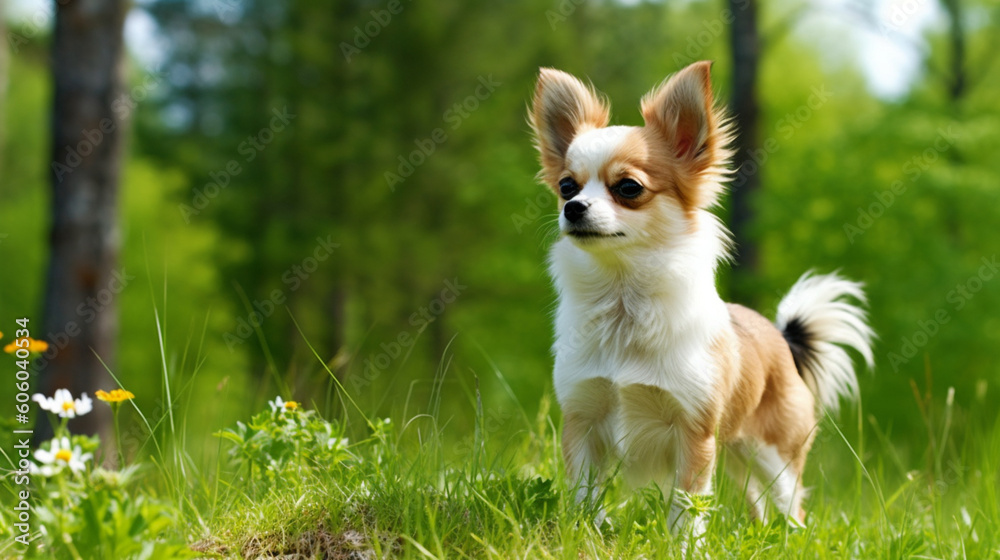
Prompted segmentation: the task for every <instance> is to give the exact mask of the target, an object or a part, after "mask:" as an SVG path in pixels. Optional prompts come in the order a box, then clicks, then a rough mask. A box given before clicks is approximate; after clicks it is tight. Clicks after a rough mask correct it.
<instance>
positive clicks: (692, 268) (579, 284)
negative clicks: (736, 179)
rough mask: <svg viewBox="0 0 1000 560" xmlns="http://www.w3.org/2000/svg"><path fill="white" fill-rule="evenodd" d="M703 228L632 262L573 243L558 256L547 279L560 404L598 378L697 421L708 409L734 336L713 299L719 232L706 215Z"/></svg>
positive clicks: (565, 242) (557, 249)
mask: <svg viewBox="0 0 1000 560" xmlns="http://www.w3.org/2000/svg"><path fill="white" fill-rule="evenodd" d="M699 222H700V223H699V227H698V230H697V232H696V233H695V234H693V235H692V234H690V233H684V234H679V235H678V237H677V240H676V242H675V243H674V244H672V245H671V246H669V247H662V248H660V249H659V250H653V249H647V248H644V247H643V248H637V249H635V250H634V251H628V250H627V249H626V251H625V252H626V253H635V254H634V255H632V254H622V252H621V250H620V249H619V250H618V251H615V253H614V255H605V254H604V253H602V252H600V251H593V252H592V251H587V250H584V249H582V248H581V247H579V246H577V245H576V244H575V243H574V241H573V240H571V239H568V238H563V239H561V240H560V241H558V242H557V243H556V244H555V245H554V246H553V248H552V253H551V262H550V272H551V274H552V276H553V278H554V279H555V284H556V287H557V289H558V291H559V306H558V309H557V312H556V321H555V323H556V342H555V345H554V347H553V350H554V352H555V372H554V377H555V388H556V395H557V397H558V398H559V399H560V400H561V401H564V400H565V399H566V398H567V397H568V396H569V395H570V393H571V392H572V389H573V387H574V386H575V385H576V384H577V383H578V382H580V381H582V380H584V379H589V378H592V377H604V378H607V379H610V380H611V381H612V382H614V383H615V384H616V385H619V386H624V385H628V384H633V383H638V384H643V385H652V386H655V387H659V388H661V389H663V390H665V391H667V392H669V393H671V394H672V395H673V396H674V398H676V399H677V400H678V401H679V402H680V403H681V405H682V406H683V407H684V408H685V410H687V411H688V412H690V413H697V412H699V411H701V410H702V408H703V407H704V405H705V404H706V403H707V402H708V401H709V399H710V398H711V395H712V391H713V386H714V382H715V379H716V372H715V369H714V361H713V360H712V357H711V356H710V355H709V348H710V347H711V344H712V342H713V341H714V340H715V339H716V338H717V337H718V336H719V334H720V333H721V332H723V329H728V328H731V327H730V322H729V312H728V310H727V309H726V306H725V303H723V301H722V299H721V298H720V297H719V294H718V292H717V291H716V289H715V263H716V261H717V258H718V257H720V256H721V255H722V254H723V252H724V247H725V244H724V242H723V239H724V237H723V235H724V234H723V231H722V226H721V225H720V224H719V223H718V221H717V220H716V219H715V218H714V216H712V215H711V214H709V213H707V212H701V213H700V214H699ZM594 253H597V254H596V255H595V254H594ZM616 257H617V258H616Z"/></svg>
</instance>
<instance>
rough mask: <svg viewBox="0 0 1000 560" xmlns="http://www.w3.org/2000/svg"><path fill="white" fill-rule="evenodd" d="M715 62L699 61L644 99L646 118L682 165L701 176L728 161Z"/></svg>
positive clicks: (643, 105) (672, 77)
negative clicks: (716, 100)
mask: <svg viewBox="0 0 1000 560" xmlns="http://www.w3.org/2000/svg"><path fill="white" fill-rule="evenodd" d="M711 67H712V63H711V62H709V61H701V62H695V63H694V64H691V65H690V66H687V67H686V68H684V69H683V70H681V71H680V72H678V73H676V74H674V75H673V76H671V77H670V78H669V79H667V80H666V81H664V82H663V83H662V84H660V86H659V87H656V88H654V89H653V90H652V91H650V92H649V93H647V94H646V95H645V96H644V97H643V98H642V117H643V119H644V120H645V121H646V126H647V127H649V128H652V129H653V130H655V131H656V132H657V133H658V134H659V135H660V136H661V137H662V139H663V140H664V141H665V142H666V143H667V146H668V147H669V148H670V150H671V151H672V153H673V155H674V156H675V157H676V158H677V159H678V161H680V163H681V164H682V166H683V167H684V168H686V170H687V171H688V172H689V173H690V174H691V175H692V176H696V175H700V174H702V173H704V172H705V171H708V170H710V169H711V168H713V167H715V166H720V165H724V164H725V161H724V160H725V154H724V152H723V150H724V144H725V142H726V141H727V139H726V138H725V136H726V135H725V134H724V133H722V132H720V130H719V122H718V120H719V119H718V116H717V115H716V114H715V112H714V111H713V100H712V80H711Z"/></svg>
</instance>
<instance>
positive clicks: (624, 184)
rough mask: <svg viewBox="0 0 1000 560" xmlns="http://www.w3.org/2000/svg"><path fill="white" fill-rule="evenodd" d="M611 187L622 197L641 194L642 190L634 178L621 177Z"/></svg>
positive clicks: (633, 196) (632, 196)
mask: <svg viewBox="0 0 1000 560" xmlns="http://www.w3.org/2000/svg"><path fill="white" fill-rule="evenodd" d="M612 189H613V190H614V191H615V193H617V194H618V196H620V197H622V198H635V197H637V196H639V195H640V194H642V191H643V190H644V189H643V188H642V185H640V184H639V183H638V182H636V181H635V180H634V179H622V180H621V181H618V182H617V183H615V186H614V187H612Z"/></svg>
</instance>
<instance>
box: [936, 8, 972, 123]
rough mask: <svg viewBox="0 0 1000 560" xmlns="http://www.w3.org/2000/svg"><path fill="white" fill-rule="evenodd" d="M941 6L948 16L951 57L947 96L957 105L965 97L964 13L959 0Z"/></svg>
mask: <svg viewBox="0 0 1000 560" xmlns="http://www.w3.org/2000/svg"><path fill="white" fill-rule="evenodd" d="M941 4H942V5H943V7H944V9H945V12H947V14H948V39H949V41H948V42H949V43H950V45H949V46H950V53H949V54H950V55H951V57H950V64H949V70H950V71H949V72H948V74H949V75H950V78H951V79H950V82H951V83H950V84H949V85H948V94H949V96H950V97H951V100H952V102H955V103H957V102H958V101H959V100H961V99H962V96H963V95H965V89H966V82H967V78H966V68H965V22H964V21H963V17H964V11H963V9H962V2H961V0H941Z"/></svg>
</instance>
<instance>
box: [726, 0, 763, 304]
mask: <svg viewBox="0 0 1000 560" xmlns="http://www.w3.org/2000/svg"><path fill="white" fill-rule="evenodd" d="M729 9H730V10H732V13H733V23H732V25H731V27H730V48H731V52H732V59H733V76H732V84H733V91H732V100H731V101H730V110H731V111H732V115H733V121H734V124H735V125H736V129H737V136H736V141H735V146H734V147H735V151H736V159H735V162H734V163H735V164H736V169H737V172H736V176H735V178H734V180H733V182H732V186H731V189H732V217H731V218H730V222H729V224H730V227H731V228H732V232H733V239H734V241H735V242H736V263H735V267H734V268H735V270H734V272H735V274H734V276H733V290H732V292H733V295H734V297H735V298H736V299H737V300H741V301H744V302H746V303H751V302H750V301H749V300H750V299H751V298H752V294H753V291H754V290H753V289H752V288H751V287H749V286H747V283H748V280H750V279H751V278H752V275H753V272H754V270H755V269H756V268H757V244H756V240H754V239H752V238H751V236H750V234H749V229H750V224H751V222H752V220H753V208H752V203H753V198H754V196H755V195H756V193H757V191H758V190H760V164H759V162H757V161H754V160H753V154H754V153H759V145H758V144H759V141H760V139H759V135H758V131H757V121H758V116H759V113H760V107H759V106H758V103H757V66H758V63H759V61H760V37H759V35H758V32H757V1H756V0H729Z"/></svg>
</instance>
